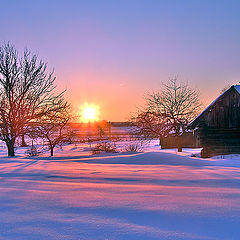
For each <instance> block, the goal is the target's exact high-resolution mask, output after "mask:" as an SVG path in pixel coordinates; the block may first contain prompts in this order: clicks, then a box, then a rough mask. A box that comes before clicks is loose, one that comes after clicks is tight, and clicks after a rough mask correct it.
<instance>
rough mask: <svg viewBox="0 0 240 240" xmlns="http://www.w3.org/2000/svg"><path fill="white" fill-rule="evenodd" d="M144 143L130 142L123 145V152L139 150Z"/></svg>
mask: <svg viewBox="0 0 240 240" xmlns="http://www.w3.org/2000/svg"><path fill="white" fill-rule="evenodd" d="M143 147H144V143H143V142H142V141H141V142H131V143H129V144H128V145H126V146H125V148H124V152H141V151H142V150H143Z"/></svg>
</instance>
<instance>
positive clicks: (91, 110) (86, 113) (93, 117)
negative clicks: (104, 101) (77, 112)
mask: <svg viewBox="0 0 240 240" xmlns="http://www.w3.org/2000/svg"><path fill="white" fill-rule="evenodd" d="M98 115H99V107H98V106H96V105H94V104H91V105H89V104H85V105H84V106H82V107H81V121H82V122H95V121H98Z"/></svg>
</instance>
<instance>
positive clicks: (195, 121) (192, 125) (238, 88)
mask: <svg viewBox="0 0 240 240" xmlns="http://www.w3.org/2000/svg"><path fill="white" fill-rule="evenodd" d="M231 89H234V90H235V91H237V92H238V93H239V94H240V85H233V86H231V87H230V88H229V89H227V90H226V91H225V92H223V93H222V94H221V95H220V96H219V97H217V98H216V99H215V100H214V101H213V102H212V103H211V104H210V105H208V107H207V108H205V109H204V110H203V111H202V112H201V113H200V114H199V115H198V116H197V117H196V118H195V119H193V120H192V121H191V122H190V123H189V124H188V128H189V129H193V128H195V127H197V125H198V124H199V122H200V120H201V118H202V117H203V115H204V114H205V113H206V112H208V111H210V110H211V109H212V108H213V107H214V105H215V103H216V102H217V101H219V100H220V99H221V98H223V97H224V96H225V95H226V94H227V93H228V92H229V91H231Z"/></svg>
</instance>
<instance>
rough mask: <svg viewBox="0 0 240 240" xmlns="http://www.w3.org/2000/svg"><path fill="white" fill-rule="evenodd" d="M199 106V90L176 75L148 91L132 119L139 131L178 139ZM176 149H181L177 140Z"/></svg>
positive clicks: (197, 111) (198, 109)
mask: <svg viewBox="0 0 240 240" xmlns="http://www.w3.org/2000/svg"><path fill="white" fill-rule="evenodd" d="M200 109H201V103H200V100H199V92H198V91H196V90H195V89H192V88H191V87H189V85H188V84H187V83H178V81H177V78H176V77H175V78H173V79H170V80H169V81H168V82H167V83H166V84H162V89H161V91H159V92H153V93H149V94H148V95H147V97H146V106H145V107H144V109H143V110H140V111H139V112H138V113H137V114H136V116H135V117H134V118H133V120H134V122H135V124H136V125H137V126H138V127H139V129H140V132H142V133H143V134H145V135H149V134H153V135H155V136H158V137H159V138H161V137H165V136H168V135H169V134H170V133H172V134H174V135H175V136H176V138H177V139H179V138H178V137H179V136H180V135H181V134H182V133H183V132H184V131H185V130H186V127H187V124H188V123H189V122H190V121H191V120H192V119H193V118H194V117H196V116H197V114H198V113H199V111H200ZM178 146H179V147H178V149H179V151H181V142H180V140H179V144H178Z"/></svg>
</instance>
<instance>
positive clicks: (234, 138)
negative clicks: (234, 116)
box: [199, 128, 240, 157]
mask: <svg viewBox="0 0 240 240" xmlns="http://www.w3.org/2000/svg"><path fill="white" fill-rule="evenodd" d="M199 136H200V144H201V145H202V146H203V150H202V154H201V155H202V157H212V156H214V155H223V154H233V153H240V129H239V128H238V129H229V128H227V129H223V128H201V129H200V131H199Z"/></svg>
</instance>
